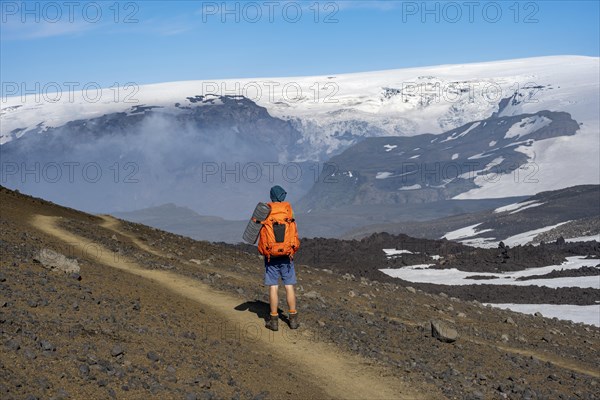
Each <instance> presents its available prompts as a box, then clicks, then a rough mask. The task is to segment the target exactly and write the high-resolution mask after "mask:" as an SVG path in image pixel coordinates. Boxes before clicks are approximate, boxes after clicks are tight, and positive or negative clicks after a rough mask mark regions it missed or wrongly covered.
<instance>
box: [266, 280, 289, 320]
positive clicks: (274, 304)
mask: <svg viewBox="0 0 600 400" xmlns="http://www.w3.org/2000/svg"><path fill="white" fill-rule="evenodd" d="M286 289H287V287H286ZM278 290H279V285H271V286H269V305H270V308H271V315H277V308H278V305H279V294H278V293H277V292H278Z"/></svg>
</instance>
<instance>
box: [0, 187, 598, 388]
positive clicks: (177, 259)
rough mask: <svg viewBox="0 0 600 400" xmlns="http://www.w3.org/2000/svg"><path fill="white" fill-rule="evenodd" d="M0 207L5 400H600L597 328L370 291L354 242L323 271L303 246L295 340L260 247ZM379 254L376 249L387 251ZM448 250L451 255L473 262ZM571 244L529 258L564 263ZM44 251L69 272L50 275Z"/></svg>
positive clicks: (403, 292)
mask: <svg viewBox="0 0 600 400" xmlns="http://www.w3.org/2000/svg"><path fill="white" fill-rule="evenodd" d="M0 203H1V204H2V207H1V209H0V229H1V231H0V233H1V237H0V240H1V241H0V250H1V252H2V257H1V260H0V268H1V269H0V288H1V290H0V294H1V296H2V297H1V298H0V305H1V306H2V307H0V335H1V341H2V342H1V346H2V351H1V352H0V370H1V373H0V390H1V394H0V396H1V397H2V398H3V399H4V398H6V399H13V398H14V399H22V398H152V397H154V398H181V399H237V398H240V399H269V398H301V399H307V398H313V399H324V398H348V399H359V398H369V399H371V398H378V397H379V398H388V399H389V398H400V399H401V398H414V399H427V398H431V399H444V398H448V399H506V398H509V399H576V398H577V399H595V398H598V397H599V396H600V385H599V380H600V373H599V372H598V369H597V360H598V358H599V357H600V330H599V329H598V328H596V327H592V326H586V325H583V324H574V323H570V322H565V321H558V320H554V319H547V318H544V317H543V316H528V315H524V314H518V313H514V312H510V311H505V310H498V309H492V308H489V307H485V306H483V305H482V304H481V303H480V302H478V301H466V300H464V299H459V298H458V296H454V295H452V294H450V293H448V292H447V291H445V290H444V292H445V293H439V292H438V293H435V294H434V293H428V292H426V291H425V290H420V289H418V288H416V287H415V285H412V286H413V287H404V285H403V284H402V282H398V280H393V281H392V280H384V279H379V278H378V279H374V277H368V276H366V274H367V273H368V271H369V267H370V266H371V265H373V263H375V262H376V260H375V255H373V259H372V260H369V259H364V260H363V259H361V258H353V257H354V256H356V255H357V254H359V253H352V252H350V251H349V249H351V248H352V247H353V246H356V243H351V244H349V245H347V246H346V247H345V248H344V249H345V250H347V251H345V252H341V251H340V250H341V249H342V248H341V247H337V248H336V249H337V250H336V252H335V253H333V252H332V253H331V254H329V255H328V256H331V257H333V260H339V261H338V262H335V263H332V262H329V263H324V262H323V261H322V260H323V258H320V257H312V256H311V255H314V252H313V253H311V252H310V251H308V250H310V249H311V248H317V247H315V246H317V245H324V244H326V243H325V242H322V241H321V242H320V244H319V241H315V243H314V244H313V245H311V244H310V242H307V241H305V242H304V243H303V246H304V248H303V250H304V249H306V250H307V251H306V252H305V253H303V255H302V256H300V255H299V256H298V259H297V260H296V265H297V271H298V278H299V282H298V300H299V304H298V309H299V312H300V317H301V328H300V329H299V330H298V331H290V330H289V329H287V327H286V326H285V324H283V326H282V327H281V330H280V331H279V332H278V333H276V334H268V333H267V331H266V330H265V329H264V328H263V318H264V317H265V316H266V314H267V312H268V311H267V310H268V309H267V305H266V300H267V299H266V297H265V289H264V287H262V284H261V280H262V268H263V267H262V260H261V259H260V258H259V257H258V256H257V255H256V253H255V250H254V249H246V248H242V247H239V246H238V247H236V246H226V245H221V244H210V243H207V242H199V241H195V240H192V239H189V238H185V237H183V236H178V235H174V234H170V233H166V232H163V231H160V230H157V229H153V228H149V227H146V226H143V225H139V224H134V223H127V222H124V221H120V220H116V219H114V218H112V217H108V216H101V217H99V216H92V215H88V214H84V213H81V212H78V211H75V210H71V209H66V208H63V207H60V206H57V205H54V204H52V203H48V202H46V201H44V200H41V199H36V198H32V197H28V196H23V195H21V194H18V193H16V192H13V191H10V190H7V189H4V188H1V189H0ZM388 240H389V241H392V240H394V238H393V237H392V236H390V237H389V238H386V237H380V238H377V237H376V238H375V241H374V242H373V243H371V244H370V245H371V246H372V247H373V248H374V247H375V246H379V249H381V248H385V247H387V246H388V243H387V242H386V241H388ZM395 240H396V245H398V240H397V238H396V239H395ZM382 245H383V247H382ZM442 245H444V246H446V247H445V248H446V249H447V253H448V254H455V255H460V254H462V253H463V252H464V251H465V250H466V249H467V248H466V247H464V246H462V245H460V244H454V243H450V242H440V245H439V246H442ZM365 246H368V245H367V244H365ZM547 246H555V245H550V244H548V245H547ZM569 246H571V245H564V247H561V246H558V245H556V247H555V248H552V247H549V248H550V249H552V250H549V251H548V255H541V254H540V255H538V257H540V259H542V256H543V257H564V255H565V254H567V253H568V252H569V251H570V250H571V249H572V248H571V247H569ZM574 246H576V245H574ZM391 247H395V246H391ZM320 248H321V249H322V248H329V246H323V247H320ZM44 249H51V250H52V251H54V252H56V253H59V254H62V255H64V256H65V257H66V258H67V259H68V260H70V261H69V262H70V265H71V266H73V265H74V263H75V262H76V265H77V267H78V268H79V272H69V273H64V272H61V271H52V270H51V269H48V268H47V267H48V266H47V265H45V264H43V263H42V262H41V261H42V260H40V252H41V251H42V250H44ZM435 250H441V247H440V248H438V249H435ZM592 250H593V248H592ZM490 251H491V250H490ZM346 253H348V254H346ZM482 254H483V253H482ZM473 256H476V257H478V256H479V255H478V254H474V255H473ZM36 259H37V260H40V262H36V261H35V260H36ZM57 259H58V258H57ZM330 259H331V258H330ZM456 259H457V260H460V257H457V258H456ZM590 261H591V262H593V261H595V260H590ZM346 262H347V263H349V264H351V265H349V266H348V267H347V268H348V269H347V270H345V269H343V265H344V264H345V263H346ZM456 262H457V263H460V262H461V261H456ZM464 262H465V263H466V261H464ZM540 262H541V261H540ZM46 263H47V261H46ZM326 265H327V266H328V267H326ZM509 265H512V264H510V263H509ZM594 265H595V264H594ZM596 296H597V293H596ZM596 298H597V297H596ZM282 311H285V307H284V306H283V305H282Z"/></svg>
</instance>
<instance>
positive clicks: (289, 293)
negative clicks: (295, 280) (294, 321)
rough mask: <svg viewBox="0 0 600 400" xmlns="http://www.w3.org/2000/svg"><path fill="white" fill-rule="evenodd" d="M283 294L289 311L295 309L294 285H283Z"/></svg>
mask: <svg viewBox="0 0 600 400" xmlns="http://www.w3.org/2000/svg"><path fill="white" fill-rule="evenodd" d="M285 296H286V300H287V305H288V309H289V310H290V311H296V290H295V288H294V285H285Z"/></svg>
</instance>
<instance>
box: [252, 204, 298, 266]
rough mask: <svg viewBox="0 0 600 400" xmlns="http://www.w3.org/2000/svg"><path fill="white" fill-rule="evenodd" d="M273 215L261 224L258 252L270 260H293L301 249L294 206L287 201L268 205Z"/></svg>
mask: <svg viewBox="0 0 600 400" xmlns="http://www.w3.org/2000/svg"><path fill="white" fill-rule="evenodd" d="M268 205H269V207H271V213H270V214H269V216H268V217H267V219H265V220H264V221H262V222H261V224H262V225H263V226H262V229H261V230H260V238H259V240H258V251H259V253H260V254H262V255H263V256H265V257H267V260H269V259H270V258H271V257H281V256H289V257H290V258H292V257H293V256H294V253H295V252H296V251H298V248H299V247H300V240H299V239H298V230H297V229H296V221H295V220H294V213H293V211H292V206H291V205H290V203H288V202H287V201H282V202H273V203H268Z"/></svg>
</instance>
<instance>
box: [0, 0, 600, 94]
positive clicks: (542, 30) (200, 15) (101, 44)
mask: <svg viewBox="0 0 600 400" xmlns="http://www.w3.org/2000/svg"><path fill="white" fill-rule="evenodd" d="M0 3H1V6H2V15H1V18H2V19H1V22H2V25H1V27H2V28H1V32H0V33H1V37H0V46H1V48H0V50H1V52H0V67H1V70H0V72H1V76H0V80H1V81H2V83H3V85H2V91H3V94H4V90H5V85H4V84H5V83H6V82H13V83H14V82H16V83H18V84H19V85H21V87H25V88H27V90H35V87H36V84H37V83H39V84H40V85H41V86H44V85H46V84H47V83H49V82H57V83H59V85H63V84H64V83H65V82H78V83H81V84H84V83H87V82H97V83H98V84H99V85H100V86H102V87H108V86H111V85H113V84H114V83H118V84H120V85H123V84H125V83H127V82H133V83H136V84H145V83H153V82H166V81H177V80H194V79H217V78H241V77H275V76H298V75H321V74H323V75H324V74H334V73H344V72H358V71H370V70H382V69H394V68H403V67H412V66H424V65H436V64H450V63H468V62H476V61H488V60H500V59H510V58H520V57H533V56H544V55H559V54H570V55H572V54H575V55H588V56H598V55H599V51H600V44H599V37H600V31H599V22H598V21H599V20H600V9H599V3H600V2H598V1H523V2H515V1H497V2H492V1H481V2H467V1H456V2H445V1H444V2H428V3H424V2H422V1H415V2H411V1H402V2H400V1H398V2H396V1H370V2H368V1H338V2H336V1H308V2H302V1H275V0H274V1H255V2H243V1H237V2H227V3H225V2H223V1H208V2H207V1H204V2H202V1H168V2H167V1H164V2H163V1H137V2H136V1H122V2H115V1H114V0H112V1H95V2H89V1H85V2H79V1H71V2H69V1H27V2H21V1H5V0H2V1H1V2H0ZM317 9H318V13H317ZM259 10H260V14H259Z"/></svg>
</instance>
